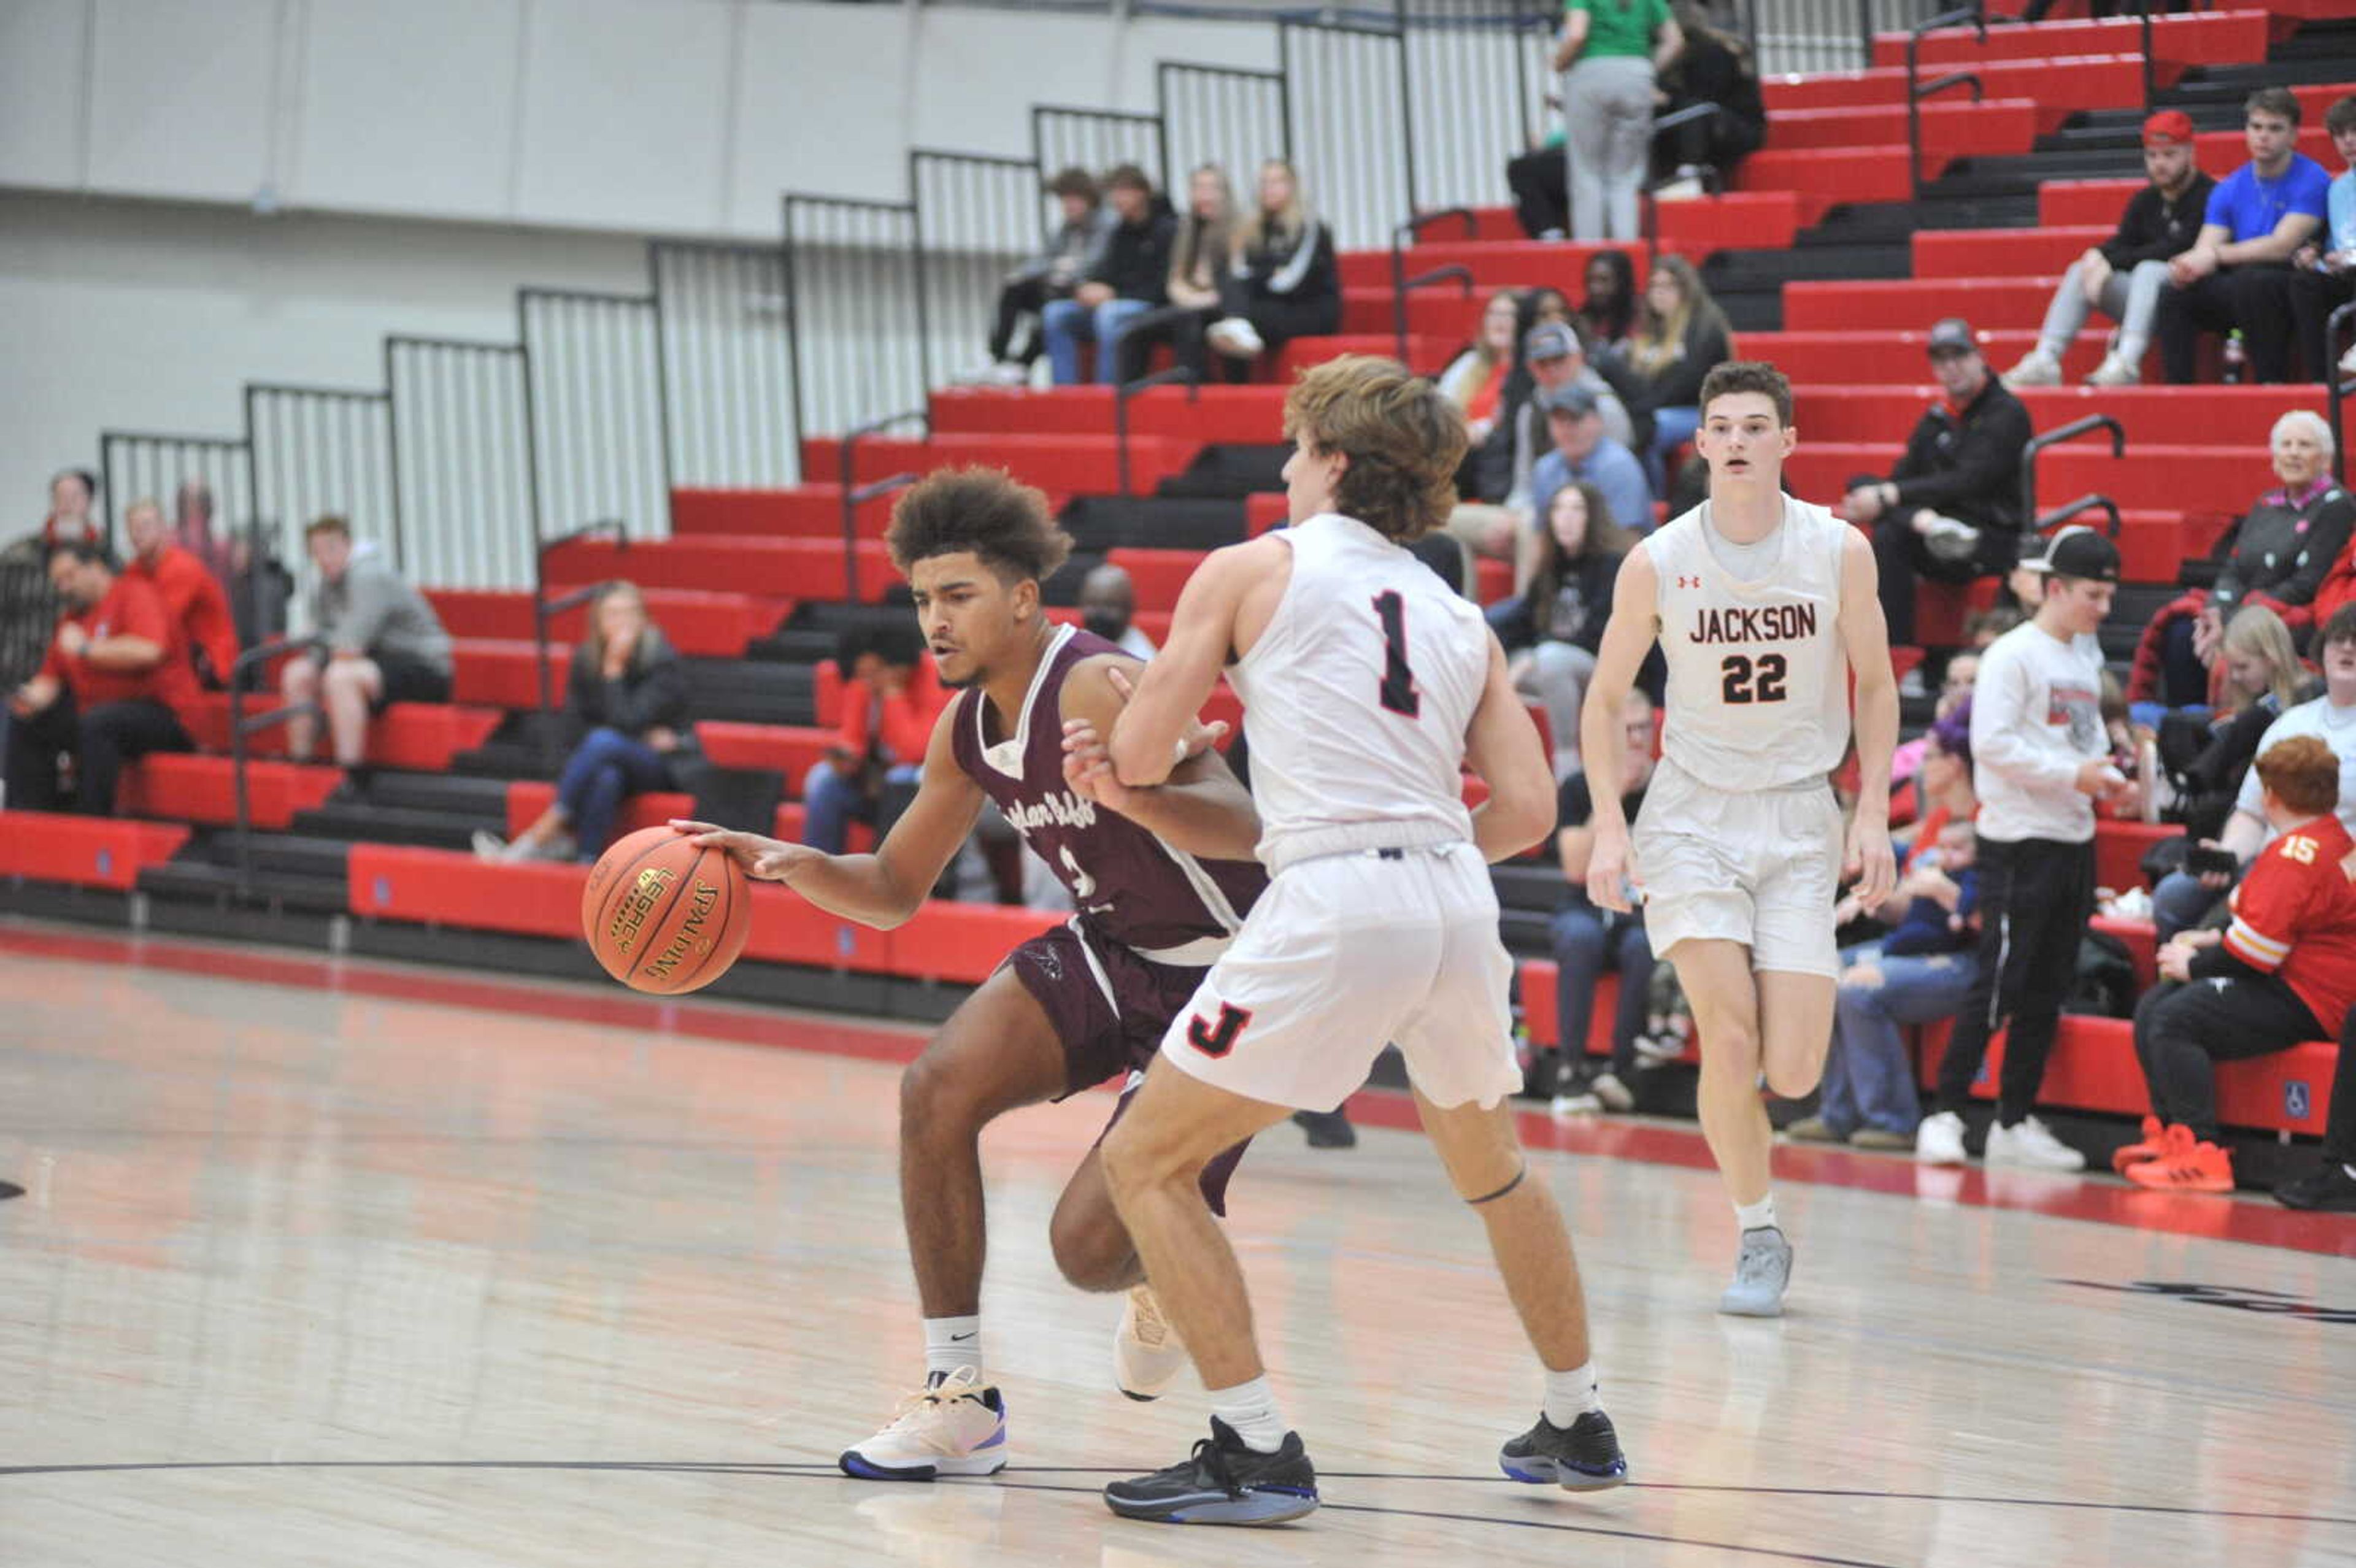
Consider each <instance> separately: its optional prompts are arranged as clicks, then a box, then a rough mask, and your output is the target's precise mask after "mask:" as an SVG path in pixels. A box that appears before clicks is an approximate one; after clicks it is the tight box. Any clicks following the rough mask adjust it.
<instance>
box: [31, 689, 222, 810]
mask: <svg viewBox="0 0 2356 1568" xmlns="http://www.w3.org/2000/svg"><path fill="white" fill-rule="evenodd" d="M193 749H194V743H193V742H192V741H189V739H188V732H187V731H186V730H183V729H182V728H180V721H179V720H177V719H176V718H174V717H173V716H172V710H171V709H168V708H166V707H165V706H164V705H163V704H162V703H160V702H145V701H142V702H102V703H100V704H99V705H98V706H97V707H95V708H93V709H91V710H90V711H89V712H87V713H80V714H78V713H76V712H75V710H74V700H73V694H72V693H71V692H70V691H60V692H59V694H58V699H57V700H56V701H55V702H53V703H51V704H49V706H48V707H47V708H44V709H41V710H40V711H39V712H38V713H36V714H34V715H33V716H32V717H31V718H29V719H11V720H9V724H8V758H7V770H8V806H9V809H11V810H13V811H55V810H56V809H57V808H58V800H59V795H60V793H61V792H60V791H59V788H58V756H59V753H60V752H66V753H70V754H71V756H72V757H73V759H74V776H75V778H76V779H77V780H78V781H79V782H78V784H76V786H75V806H76V809H78V810H80V812H81V813H82V814H83V815H84V816H113V815H114V783H115V780H117V779H118V778H120V777H122V776H123V763H126V762H135V761H136V760H138V759H139V758H141V757H144V756H145V755H146V754H147V753H148V752H186V751H190V750H193Z"/></svg>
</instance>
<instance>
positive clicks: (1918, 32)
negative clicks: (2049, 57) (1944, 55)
mask: <svg viewBox="0 0 2356 1568" xmlns="http://www.w3.org/2000/svg"><path fill="white" fill-rule="evenodd" d="M1965 25H1968V26H1970V27H1973V28H1975V29H1976V30H1977V32H1978V34H1979V37H1980V42H1982V43H1983V44H1985V43H1986V42H1987V11H1986V10H1985V9H1983V8H1982V7H1981V6H1980V5H1976V4H1975V5H1960V6H1957V7H1956V8H1955V9H1954V10H1952V11H1944V12H1942V13H1940V14H1939V15H1938V16H1933V17H1932V18H1930V19H1929V20H1928V21H1924V22H1918V23H1916V24H1915V25H1914V27H1912V28H1911V29H1910V30H1909V31H1908V32H1907V35H1906V177H1907V181H1908V188H1909V189H1910V190H1911V191H1912V193H1913V199H1914V200H1916V201H1920V200H1922V101H1923V100H1924V99H1926V98H1930V97H1933V95H1935V94H1938V93H1942V92H1944V91H1947V90H1948V89H1949V88H1952V87H1961V86H1964V85H1965V83H1969V84H1970V86H1971V90H1972V101H1973V102H1975V103H1977V102H1979V101H1981V100H1982V96H1983V90H1982V88H1981V86H1980V79H1979V73H1978V72H1976V71H1968V70H1951V71H1949V72H1948V73H1947V74H1946V75H1944V76H1943V77H1940V78H1938V79H1937V80H1933V81H1930V82H1923V81H1922V80H1920V73H1921V69H1922V66H1921V55H1922V36H1923V35H1924V34H1925V33H1930V32H1935V31H1937V30H1938V29H1940V28H1942V27H1963V26H1965ZM1867 47H1868V48H1870V47H1871V38H1870V36H1869V37H1868V46H1867Z"/></svg>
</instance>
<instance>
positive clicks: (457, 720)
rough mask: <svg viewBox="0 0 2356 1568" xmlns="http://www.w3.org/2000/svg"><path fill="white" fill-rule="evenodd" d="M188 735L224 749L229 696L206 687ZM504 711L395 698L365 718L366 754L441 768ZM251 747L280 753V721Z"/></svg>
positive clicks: (379, 762)
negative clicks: (401, 700)
mask: <svg viewBox="0 0 2356 1568" xmlns="http://www.w3.org/2000/svg"><path fill="white" fill-rule="evenodd" d="M202 701H203V704H204V706H203V707H202V708H201V709H199V710H198V714H197V722H196V723H195V724H194V725H193V726H191V728H190V738H191V739H193V740H194V741H196V742H197V744H198V746H200V747H202V748H203V749H204V750H206V751H208V752H226V751H228V750H229V749H230V744H229V696H228V694H227V693H226V692H207V693H206V694H205V695H204V697H203V699H202ZM276 706H277V699H276V698H275V697H274V696H268V697H264V696H257V697H256V698H255V699H253V701H252V703H251V704H249V706H248V708H247V711H248V712H249V713H254V712H259V711H261V710H262V709H263V708H265V707H276ZM503 717H504V715H503V714H501V713H500V712H499V711H498V709H491V708H462V707H454V706H451V705H449V704H445V703H439V702H396V703H394V704H393V705H392V706H391V707H390V708H388V709H385V710H384V711H383V712H382V713H380V714H378V715H377V716H376V718H375V719H374V720H371V721H370V722H369V743H368V760H369V762H370V763H374V764H375V765H376V766H378V767H380V768H404V769H409V770H411V771H413V772H418V773H443V772H446V771H447V770H448V768H449V766H450V759H451V758H453V757H455V756H456V755H457V754H458V753H459V752H466V751H472V750H473V749H474V748H475V747H477V746H479V745H481V744H482V743H483V742H484V741H487V740H488V739H490V734H491V731H494V730H496V729H498V727H499V720H500V719H501V718H503ZM252 752H253V754H254V755H255V756H260V757H282V756H284V755H285V754H286V731H285V727H284V726H283V725H281V726H277V727H275V728H273V729H269V730H264V731H262V732H261V733H260V734H257V735H256V736H254V737H253V742H252Z"/></svg>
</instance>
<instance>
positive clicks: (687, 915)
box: [581, 827, 753, 997]
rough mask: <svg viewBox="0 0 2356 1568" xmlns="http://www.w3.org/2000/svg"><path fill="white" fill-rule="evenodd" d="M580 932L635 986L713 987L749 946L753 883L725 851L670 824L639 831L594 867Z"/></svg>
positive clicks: (611, 969)
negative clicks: (705, 845)
mask: <svg viewBox="0 0 2356 1568" xmlns="http://www.w3.org/2000/svg"><path fill="white" fill-rule="evenodd" d="M581 929H582V931H583V933H584V934H585V935H586V936H587V937H588V939H589V951H590V952H592V953H594V954H595V955H597V962H598V963H600V964H602V965H605V973H607V974H608V975H611V976H614V978H615V979H616V980H619V981H620V982H622V984H624V985H625V986H627V987H630V989H632V990H634V991H646V992H648V993H651V994H652V995H655V996H659V997H676V996H679V995H680V994H682V993H684V992H688V991H694V990H700V989H701V988H702V987H705V986H708V985H710V984H712V981H714V980H717V979H718V978H720V976H723V975H725V974H726V973H728V966H729V965H732V964H734V963H735V962H736V959H737V956H738V955H740V954H742V953H743V952H744V939H745V938H746V937H747V936H749V935H751V934H752V930H753V897H752V888H751V885H750V884H749V883H748V882H747V881H746V880H745V877H744V870H743V869H742V868H740V867H739V866H738V865H737V864H736V862H735V861H734V860H733V859H730V858H729V857H728V856H727V855H725V854H723V853H722V852H721V851H720V850H717V849H706V848H699V847H698V846H697V845H696V843H695V842H694V840H692V839H691V838H688V837H684V836H682V835H680V834H678V833H674V832H673V831H671V830H670V829H669V828H668V827H645V828H640V829H639V830H638V831H637V832H636V833H633V834H630V835H628V836H627V837H622V838H617V839H616V840H615V841H614V845H613V847H612V848H609V849H607V850H606V851H605V854H604V855H603V856H601V857H599V859H598V861H597V864H596V865H595V867H594V868H593V869H591V870H590V872H589V885H588V886H587V887H586V888H584V889H583V890H582V892H581Z"/></svg>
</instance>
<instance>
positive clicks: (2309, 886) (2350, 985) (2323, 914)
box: [2225, 816, 2356, 1035]
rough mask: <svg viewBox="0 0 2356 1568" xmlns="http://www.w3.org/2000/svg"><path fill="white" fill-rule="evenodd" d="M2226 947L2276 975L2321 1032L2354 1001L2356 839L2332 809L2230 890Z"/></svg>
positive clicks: (2290, 836) (2332, 1030) (2329, 1030)
mask: <svg viewBox="0 0 2356 1568" xmlns="http://www.w3.org/2000/svg"><path fill="white" fill-rule="evenodd" d="M2225 951H2226V952H2228V953H2231V954H2232V955H2233V956H2234V957H2236V958H2238V959H2240V960H2241V961H2242V962H2243V963H2244V964H2247V965H2250V966H2251V967H2252V968H2254V969H2262V970H2264V971H2265V972H2266V973H2267V974H2270V975H2280V976H2282V977H2283V983H2284V984H2285V985H2287V986H2288V987H2290V988H2291V989H2292V990H2293V991H2294V992H2296V993H2297V996H2298V999H2299V1000H2300V1001H2302V1002H2305V1003H2306V1004H2307V1005H2308V1009H2309V1010H2310V1011H2312V1012H2313V1013H2314V1014H2315V1016H2316V1018H2317V1019H2318V1020H2319V1021H2320V1022H2321V1023H2322V1025H2323V1031H2324V1033H2325V1034H2326V1035H2336V1034H2338V1033H2339V1032H2340V1026H2341V1023H2342V1021H2343V1020H2344V1019H2346V1018H2347V1017H2348V1009H2349V1008H2350V1007H2351V1005H2356V840H2351V838H2350V837H2348V829H2347V828H2345V827H2341V826H2340V819H2339V818H2338V817H2336V816H2319V817H2317V818H2316V819H2315V820H2314V821H2312V822H2308V823H2303V824H2301V825H2300V826H2299V827H2296V828H2293V829H2292V830H2291V831H2290V832H2288V833H2286V834H2284V835H2283V836H2282V837H2279V838H2277V839H2276V840H2275V841H2274V842H2273V843H2271V844H2269V845H2267V846H2266V847H2265V850H2264V851H2263V852H2261V853H2260V854H2259V856H2258V858H2257V859H2256V861H2255V862H2254V864H2252V866H2251V867H2250V874H2249V875H2248V876H2246V877H2244V878H2243V879H2242V885H2241V886H2240V887H2238V888H2236V889H2234V890H2233V925H2232V926H2231V927H2230V928H2229V929H2228V930H2227V931H2226V933H2225Z"/></svg>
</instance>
